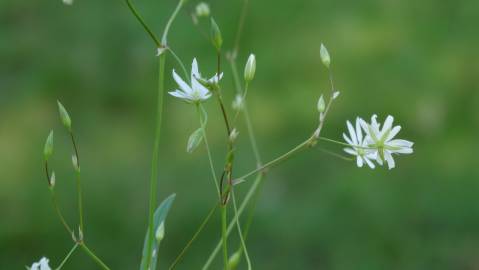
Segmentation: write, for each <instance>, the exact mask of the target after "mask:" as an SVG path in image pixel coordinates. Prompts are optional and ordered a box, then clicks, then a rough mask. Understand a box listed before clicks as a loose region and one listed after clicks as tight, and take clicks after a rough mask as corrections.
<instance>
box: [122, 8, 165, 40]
mask: <svg viewBox="0 0 479 270" xmlns="http://www.w3.org/2000/svg"><path fill="white" fill-rule="evenodd" d="M126 4H127V5H128V8H129V9H130V11H131V13H133V15H135V17H136V19H137V20H138V21H139V22H140V23H141V25H142V26H143V28H144V29H145V31H146V32H147V33H148V35H150V37H151V39H152V40H153V42H154V43H155V45H156V47H158V48H159V47H161V43H160V40H158V38H157V37H156V35H155V34H154V33H153V31H151V29H150V28H149V27H148V25H147V24H146V22H145V21H144V20H143V18H142V17H141V15H140V13H138V11H137V10H136V8H135V7H134V6H133V4H132V3H131V2H130V0H126Z"/></svg>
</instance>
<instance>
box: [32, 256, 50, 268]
mask: <svg viewBox="0 0 479 270" xmlns="http://www.w3.org/2000/svg"><path fill="white" fill-rule="evenodd" d="M48 262H49V260H48V259H47V258H45V257H43V258H41V259H40V261H38V262H36V263H33V264H32V266H31V267H30V270H52V269H51V268H50V266H49V265H48Z"/></svg>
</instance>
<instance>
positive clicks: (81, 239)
mask: <svg viewBox="0 0 479 270" xmlns="http://www.w3.org/2000/svg"><path fill="white" fill-rule="evenodd" d="M78 238H79V239H78V240H80V241H83V231H82V230H81V228H80V227H78Z"/></svg>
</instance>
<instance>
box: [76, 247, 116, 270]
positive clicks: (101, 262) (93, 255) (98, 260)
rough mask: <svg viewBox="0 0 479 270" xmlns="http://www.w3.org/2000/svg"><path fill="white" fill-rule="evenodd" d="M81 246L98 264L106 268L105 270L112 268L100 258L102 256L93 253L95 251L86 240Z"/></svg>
mask: <svg viewBox="0 0 479 270" xmlns="http://www.w3.org/2000/svg"><path fill="white" fill-rule="evenodd" d="M80 246H81V248H82V249H83V250H84V251H85V253H86V254H87V255H88V256H90V258H92V259H93V261H95V262H96V264H98V266H100V267H101V268H102V269H105V270H110V268H109V267H108V266H106V264H105V263H104V262H103V261H102V260H100V258H98V257H97V256H96V255H95V253H93V251H91V250H90V249H89V248H88V247H87V246H86V244H85V243H84V242H82V243H80Z"/></svg>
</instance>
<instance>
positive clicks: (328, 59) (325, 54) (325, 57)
mask: <svg viewBox="0 0 479 270" xmlns="http://www.w3.org/2000/svg"><path fill="white" fill-rule="evenodd" d="M319 54H320V55H321V61H322V62H323V64H324V65H325V66H326V67H327V68H329V65H330V64H331V57H330V56H329V52H328V49H326V47H325V46H324V44H323V43H321V49H320V51H319Z"/></svg>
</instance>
